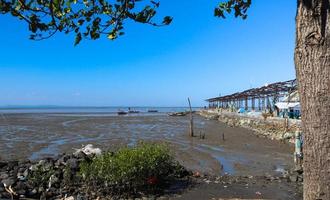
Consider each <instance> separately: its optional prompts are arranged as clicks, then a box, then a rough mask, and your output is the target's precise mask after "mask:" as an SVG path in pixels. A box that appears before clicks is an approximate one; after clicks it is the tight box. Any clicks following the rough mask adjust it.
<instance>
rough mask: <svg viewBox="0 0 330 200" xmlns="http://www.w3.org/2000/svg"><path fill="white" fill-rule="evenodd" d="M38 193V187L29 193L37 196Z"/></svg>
mask: <svg viewBox="0 0 330 200" xmlns="http://www.w3.org/2000/svg"><path fill="white" fill-rule="evenodd" d="M37 193H38V191H37V189H33V190H31V191H30V192H29V193H28V195H29V196H35V195H36V194H37Z"/></svg>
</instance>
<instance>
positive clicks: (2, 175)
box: [0, 172, 9, 180]
mask: <svg viewBox="0 0 330 200" xmlns="http://www.w3.org/2000/svg"><path fill="white" fill-rule="evenodd" d="M8 177H9V175H8V174H7V173H6V172H1V173H0V180H4V179H7V178H8Z"/></svg>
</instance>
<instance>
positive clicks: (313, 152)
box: [295, 0, 330, 200]
mask: <svg viewBox="0 0 330 200" xmlns="http://www.w3.org/2000/svg"><path fill="white" fill-rule="evenodd" d="M329 1H330V0H298V10H297V16H296V49H295V66H296V75H297V79H298V87H299V93H300V101H301V111H302V122H303V138H304V146H303V153H304V163H303V167H304V199H305V200H307V199H308V200H315V199H323V200H329V199H330V21H329V20H330V17H329V14H330V13H329V11H330V7H329V4H330V2H329Z"/></svg>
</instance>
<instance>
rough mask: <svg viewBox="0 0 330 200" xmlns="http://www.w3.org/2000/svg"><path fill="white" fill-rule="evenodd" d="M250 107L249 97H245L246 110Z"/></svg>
mask: <svg viewBox="0 0 330 200" xmlns="http://www.w3.org/2000/svg"><path fill="white" fill-rule="evenodd" d="M248 109H249V107H248V98H247V97H245V110H246V111H247V110H248Z"/></svg>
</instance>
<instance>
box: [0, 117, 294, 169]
mask: <svg viewBox="0 0 330 200" xmlns="http://www.w3.org/2000/svg"><path fill="white" fill-rule="evenodd" d="M188 131H189V118H188V117H169V116H167V115H166V114H159V115H152V116H144V115H131V116H111V115H97V114H95V115H94V114H70V113H65V114H58V113H56V114H52V113H48V114H47V113H42V114H3V117H2V118H1V119H0V155H1V159H2V160H13V159H31V160H37V159H40V158H43V157H52V156H56V155H58V154H60V153H64V152H73V151H74V149H75V148H81V146H82V145H86V144H93V145H94V146H97V147H100V148H101V149H104V150H116V149H118V148H119V147H121V146H124V145H128V146H134V145H136V144H137V142H138V141H142V140H143V141H156V142H165V143H167V144H168V145H169V146H170V149H171V151H172V153H173V154H174V155H175V157H176V159H177V160H179V161H180V162H181V163H182V164H183V165H184V166H185V167H186V168H188V169H190V170H193V171H199V172H201V173H206V174H215V175H221V174H225V173H227V174H232V175H264V174H265V173H268V174H277V173H282V172H283V171H285V170H288V169H290V168H291V167H292V165H293V158H292V152H293V146H292V145H289V144H285V143H281V142H279V141H272V140H269V139H266V138H260V137H257V136H255V135H254V134H253V132H252V131H250V130H246V129H244V128H238V127H228V126H227V125H225V124H223V123H221V122H218V121H212V120H207V119H204V118H202V117H200V116H194V132H195V135H196V137H193V138H191V137H189V132H188ZM200 134H205V139H200V138H199V135H200ZM223 135H224V140H223Z"/></svg>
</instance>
